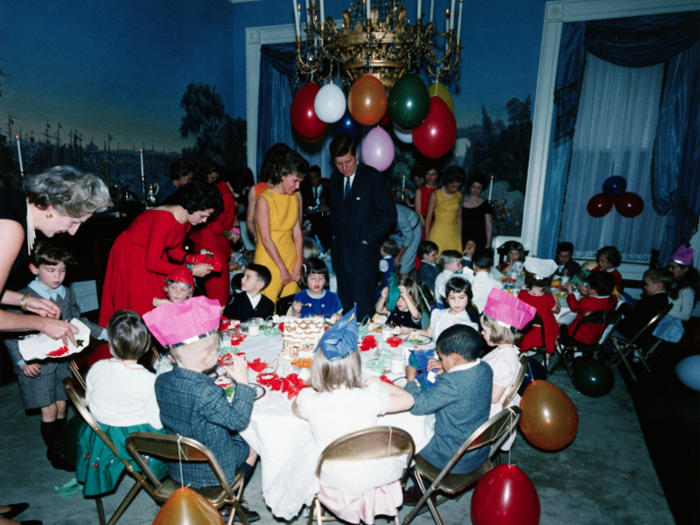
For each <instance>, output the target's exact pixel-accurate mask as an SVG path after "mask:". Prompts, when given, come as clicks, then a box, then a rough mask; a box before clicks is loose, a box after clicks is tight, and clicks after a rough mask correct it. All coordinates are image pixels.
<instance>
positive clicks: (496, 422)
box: [403, 407, 522, 525]
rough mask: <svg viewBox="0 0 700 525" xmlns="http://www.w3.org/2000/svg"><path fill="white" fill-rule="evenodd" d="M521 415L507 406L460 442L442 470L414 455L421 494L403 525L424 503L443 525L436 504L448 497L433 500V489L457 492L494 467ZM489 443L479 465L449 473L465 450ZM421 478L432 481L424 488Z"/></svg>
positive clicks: (439, 524) (414, 515)
mask: <svg viewBox="0 0 700 525" xmlns="http://www.w3.org/2000/svg"><path fill="white" fill-rule="evenodd" d="M521 414H522V410H520V409H519V408H518V407H509V408H506V409H505V410H502V411H501V412H499V413H498V414H496V415H495V416H493V417H492V418H491V419H489V420H488V421H487V422H486V423H484V424H483V425H481V426H480V427H479V428H477V429H476V430H475V431H474V432H473V433H472V435H471V436H469V437H468V438H467V440H466V441H465V442H464V443H462V446H461V447H459V449H458V450H457V452H455V454H454V455H453V456H452V458H451V459H450V461H448V462H447V465H445V467H444V468H443V469H442V470H440V469H438V468H437V467H435V466H433V465H431V464H430V463H429V462H428V461H426V460H425V459H423V458H422V457H421V456H420V455H417V456H416V457H415V465H414V467H413V471H414V472H415V474H416V482H417V484H418V488H419V489H420V491H421V492H422V493H423V496H422V497H421V499H420V501H418V503H417V504H416V506H415V507H413V510H412V511H411V512H410V513H409V514H408V515H407V516H406V518H404V520H403V525H408V524H409V523H411V522H412V521H413V519H414V518H415V517H416V516H417V515H418V514H419V513H420V510H421V508H422V507H423V506H424V505H425V504H426V503H427V504H428V508H429V509H430V513H431V514H432V515H433V519H434V520H435V523H437V524H438V525H443V521H442V518H441V517H440V514H439V513H438V511H437V506H438V505H440V504H441V503H443V502H444V501H446V500H447V499H448V497H447V496H443V497H441V498H440V497H436V498H435V501H433V500H432V496H433V494H434V493H435V492H436V491H440V492H443V493H444V494H449V495H454V494H458V493H460V492H462V491H464V490H465V489H467V488H469V487H471V486H472V485H474V484H475V483H476V482H477V481H478V480H479V479H480V478H481V477H482V476H483V475H484V474H486V473H487V472H489V471H490V470H491V469H493V468H494V465H493V463H491V461H490V459H491V457H492V456H493V455H494V454H495V453H496V452H497V451H498V450H499V449H500V448H501V446H502V445H503V443H504V441H505V440H506V439H507V438H508V435H509V434H510V429H511V428H512V427H513V426H515V425H517V423H518V420H519V419H520V416H521ZM489 444H493V446H492V447H491V451H490V452H489V457H488V459H487V460H486V462H485V463H484V464H483V465H482V466H481V467H479V468H478V469H476V470H474V471H472V472H469V473H466V474H451V473H450V471H451V470H452V468H453V467H454V466H455V465H456V464H457V462H458V461H459V460H460V459H461V458H462V456H463V455H464V454H465V453H467V452H470V451H472V450H475V449H477V448H479V447H483V446H485V445H489ZM424 479H427V480H428V481H430V482H431V484H430V486H429V487H428V489H427V490H426V488H425V482H424Z"/></svg>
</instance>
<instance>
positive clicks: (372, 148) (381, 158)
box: [362, 127, 394, 171]
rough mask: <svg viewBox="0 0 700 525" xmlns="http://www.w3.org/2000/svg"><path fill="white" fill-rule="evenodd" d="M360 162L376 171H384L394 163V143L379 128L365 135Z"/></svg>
mask: <svg viewBox="0 0 700 525" xmlns="http://www.w3.org/2000/svg"><path fill="white" fill-rule="evenodd" d="M362 162H364V163H365V164H367V165H368V166H372V167H373V168H374V169H376V170H377V171H385V170H387V169H388V168H389V166H391V163H392V162H394V142H393V141H392V140H391V137H390V136H389V134H388V133H387V132H386V131H385V130H384V129H383V128H380V127H376V128H374V129H373V130H372V131H370V132H369V133H367V136H366V137H365V140H364V141H363V143H362Z"/></svg>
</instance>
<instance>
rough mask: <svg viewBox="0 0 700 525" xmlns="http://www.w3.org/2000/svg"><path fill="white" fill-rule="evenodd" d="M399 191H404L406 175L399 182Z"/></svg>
mask: <svg viewBox="0 0 700 525" xmlns="http://www.w3.org/2000/svg"><path fill="white" fill-rule="evenodd" d="M401 189H402V190H405V189H406V175H404V176H403V180H402V181H401Z"/></svg>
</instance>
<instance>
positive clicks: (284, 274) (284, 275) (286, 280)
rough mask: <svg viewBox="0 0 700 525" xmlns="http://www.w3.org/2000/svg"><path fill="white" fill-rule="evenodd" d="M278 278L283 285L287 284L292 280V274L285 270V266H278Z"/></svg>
mask: <svg viewBox="0 0 700 525" xmlns="http://www.w3.org/2000/svg"><path fill="white" fill-rule="evenodd" d="M280 278H281V279H282V284H283V285H287V284H289V283H291V282H292V274H290V273H289V270H287V268H286V267H285V266H282V268H280Z"/></svg>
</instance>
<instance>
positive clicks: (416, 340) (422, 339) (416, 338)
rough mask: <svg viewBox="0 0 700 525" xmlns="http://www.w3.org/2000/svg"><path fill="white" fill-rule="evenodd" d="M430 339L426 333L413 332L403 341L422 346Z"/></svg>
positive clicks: (406, 343)
mask: <svg viewBox="0 0 700 525" xmlns="http://www.w3.org/2000/svg"><path fill="white" fill-rule="evenodd" d="M431 341H432V339H430V337H428V336H427V335H423V334H414V335H411V336H410V337H409V338H407V339H406V340H405V341H404V342H403V343H404V344H405V345H415V346H423V345H427V344H430V342H431Z"/></svg>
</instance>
